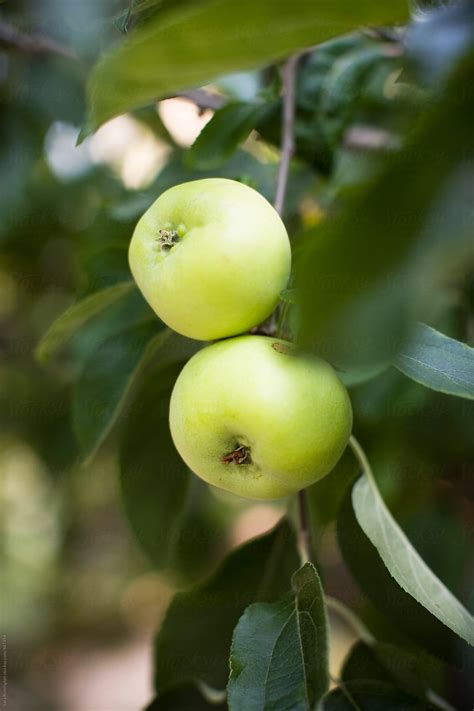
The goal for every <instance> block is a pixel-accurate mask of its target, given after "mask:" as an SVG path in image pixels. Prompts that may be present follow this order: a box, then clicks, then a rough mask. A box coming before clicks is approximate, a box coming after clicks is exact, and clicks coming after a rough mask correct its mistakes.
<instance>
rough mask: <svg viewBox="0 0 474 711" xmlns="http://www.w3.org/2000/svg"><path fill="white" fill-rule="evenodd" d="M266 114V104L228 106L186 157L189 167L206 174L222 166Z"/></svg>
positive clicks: (220, 111)
mask: <svg viewBox="0 0 474 711" xmlns="http://www.w3.org/2000/svg"><path fill="white" fill-rule="evenodd" d="M268 110H269V107H268V105H267V104H263V103H261V104H248V103H243V102H242V103H232V104H228V105H227V106H224V108H222V109H219V111H216V113H215V114H214V116H213V117H212V119H211V120H210V121H209V123H207V124H206V125H205V126H204V128H203V130H202V131H201V133H200V134H199V136H198V137H197V139H196V140H195V141H194V143H193V145H192V146H191V148H190V150H189V153H188V157H187V159H188V161H189V165H190V166H191V167H193V168H198V169H200V170H208V169H210V168H215V167H216V166H218V165H220V164H221V163H224V161H226V160H227V159H228V158H229V156H230V155H231V154H232V153H233V151H234V150H235V149H236V148H237V146H238V144H239V143H240V142H241V141H243V140H245V139H246V138H247V136H248V135H249V133H250V131H251V130H252V129H253V128H255V126H256V125H257V123H258V121H259V120H260V119H261V117H262V116H264V115H265V113H266V112H267V111H268Z"/></svg>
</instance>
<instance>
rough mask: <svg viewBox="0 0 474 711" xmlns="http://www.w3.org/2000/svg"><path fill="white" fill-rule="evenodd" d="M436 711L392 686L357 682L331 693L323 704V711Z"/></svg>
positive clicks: (429, 705)
mask: <svg viewBox="0 0 474 711" xmlns="http://www.w3.org/2000/svg"><path fill="white" fill-rule="evenodd" d="M386 709H390V711H430V710H431V711H434V707H433V706H431V704H429V703H425V702H423V701H420V700H419V699H415V698H414V697H413V696H410V695H408V694H407V693H406V692H405V691H402V690H401V689H397V688H396V687H395V686H393V685H392V684H387V683H383V682H380V681H366V680H363V681H362V680H361V681H359V680H357V681H351V682H348V683H347V684H346V683H344V684H341V686H340V687H338V688H337V689H334V690H333V691H331V692H330V693H329V694H328V695H327V696H326V697H325V698H324V699H323V702H322V711H385V710H386Z"/></svg>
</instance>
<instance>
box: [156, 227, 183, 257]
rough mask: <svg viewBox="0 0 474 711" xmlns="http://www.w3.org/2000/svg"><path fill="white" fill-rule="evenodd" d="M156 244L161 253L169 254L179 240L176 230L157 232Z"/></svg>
mask: <svg viewBox="0 0 474 711" xmlns="http://www.w3.org/2000/svg"><path fill="white" fill-rule="evenodd" d="M159 233H160V236H159V237H158V244H159V245H160V249H161V250H162V251H163V252H169V251H170V249H171V248H172V247H174V246H175V244H176V243H177V241H178V239H179V234H178V230H159Z"/></svg>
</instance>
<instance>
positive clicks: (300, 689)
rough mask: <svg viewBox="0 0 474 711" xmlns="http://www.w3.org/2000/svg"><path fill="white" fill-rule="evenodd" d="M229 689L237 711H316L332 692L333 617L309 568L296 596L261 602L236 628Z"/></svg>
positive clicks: (300, 575) (299, 574) (295, 587)
mask: <svg viewBox="0 0 474 711" xmlns="http://www.w3.org/2000/svg"><path fill="white" fill-rule="evenodd" d="M230 667H231V673H230V679H229V685H228V687H227V691H228V701H229V708H230V709H231V711H247V709H248V711H263V710H264V709H266V710H267V711H271V710H274V711H290V710H291V709H302V710H303V709H308V711H309V710H310V709H312V708H313V707H314V705H315V704H316V703H317V702H318V701H319V700H320V699H321V697H322V696H323V695H324V694H325V692H326V691H327V689H328V684H329V676H328V649H327V618H326V607H325V602H324V594H323V590H322V587H321V582H320V579H319V576H318V574H317V572H316V569H315V567H314V566H313V565H312V564H311V563H306V564H305V565H304V566H303V567H302V568H300V570H298V571H296V573H294V575H293V577H292V592H291V593H288V594H287V595H285V596H284V597H283V598H282V599H281V600H280V601H278V602H274V603H256V604H254V605H250V607H248V608H247V610H246V611H245V612H244V614H243V615H242V617H241V618H240V620H239V623H238V625H237V627H236V628H235V632H234V637H233V642H232V650H231V656H230Z"/></svg>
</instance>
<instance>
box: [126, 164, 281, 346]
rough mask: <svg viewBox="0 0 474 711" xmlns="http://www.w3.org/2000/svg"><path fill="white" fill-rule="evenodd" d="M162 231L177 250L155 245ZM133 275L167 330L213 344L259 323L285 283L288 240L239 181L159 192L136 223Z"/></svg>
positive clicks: (268, 210)
mask: <svg viewBox="0 0 474 711" xmlns="http://www.w3.org/2000/svg"><path fill="white" fill-rule="evenodd" d="M160 230H165V231H166V233H167V234H168V235H170V234H171V235H174V239H175V240H176V244H174V245H172V246H167V245H166V244H165V245H163V244H162V243H160V237H161V235H160ZM129 263H130V269H131V271H132V274H133V276H134V279H135V281H136V283H137V285H138V287H139V289H140V291H141V292H142V294H143V296H144V297H145V299H146V300H147V302H148V303H149V305H150V306H151V308H152V309H153V310H154V311H155V313H156V314H157V315H158V316H159V318H160V319H161V320H162V321H164V322H165V323H166V324H167V325H168V326H170V327H171V328H172V329H174V330H175V331H177V332H178V333H181V334H182V335H183V336H187V337H188V338H195V339H198V340H203V341H210V340H215V339H219V338H225V337H228V336H234V335H236V334H239V333H243V332H245V331H248V330H249V329H251V328H253V326H256V325H257V324H259V323H261V322H262V321H264V320H265V319H266V318H267V316H269V315H270V313H271V312H272V311H273V309H274V308H275V306H276V304H277V302H278V298H279V294H280V292H281V291H282V289H284V288H285V287H286V285H287V282H288V277H289V274H290V266H291V251H290V243H289V240H288V235H287V232H286V229H285V226H284V224H283V222H282V221H281V219H280V217H279V215H278V213H277V212H276V210H274V208H273V207H272V206H271V205H270V203H269V202H267V200H265V198H264V197H263V196H262V195H260V194H259V193H258V192H256V191H255V190H253V189H252V188H249V187H248V186H246V185H243V184H242V183H238V182H236V181H234V180H226V179H223V178H210V179H205V180H195V181H192V182H189V183H183V184H182V185H177V186H175V187H173V188H170V189H169V190H167V191H166V192H164V193H163V194H162V195H161V196H160V197H159V198H158V199H157V200H156V201H155V202H154V203H153V205H152V206H151V207H150V208H149V209H148V210H147V211H146V212H145V214H144V215H143V216H142V218H141V219H140V221H139V222H138V224H137V226H136V228H135V232H134V234H133V237H132V241H131V243H130V249H129Z"/></svg>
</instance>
